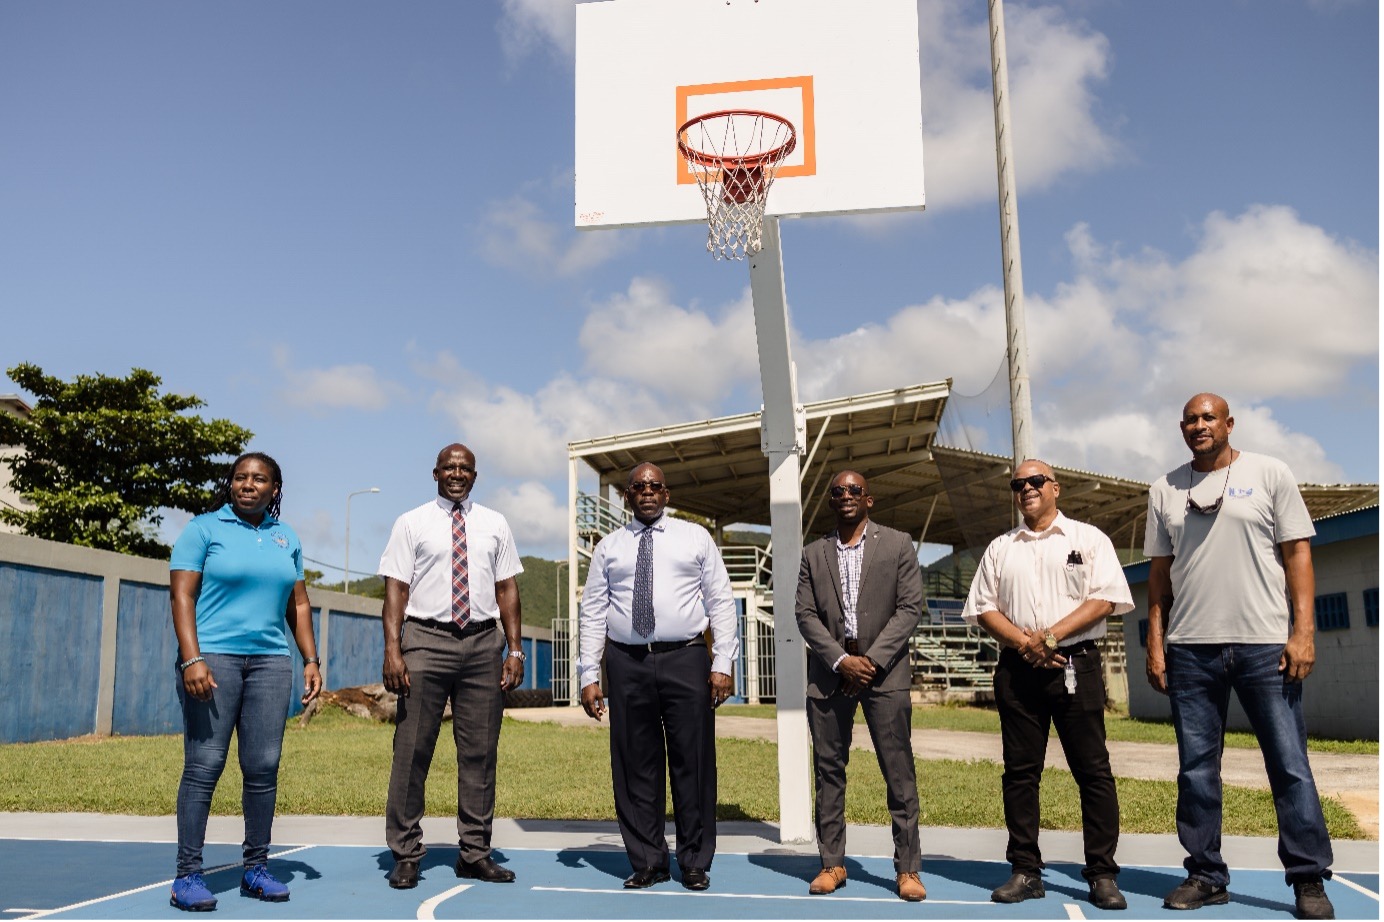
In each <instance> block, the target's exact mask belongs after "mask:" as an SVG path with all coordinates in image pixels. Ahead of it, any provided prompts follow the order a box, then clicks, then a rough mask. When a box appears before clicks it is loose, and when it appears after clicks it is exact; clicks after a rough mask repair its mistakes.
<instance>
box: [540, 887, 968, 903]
mask: <svg viewBox="0 0 1384 922" xmlns="http://www.w3.org/2000/svg"><path fill="white" fill-rule="evenodd" d="M529 889H530V890H543V891H547V892H550V893H595V894H598V895H601V896H674V897H679V898H689V899H707V898H720V899H724V900H812V901H813V902H817V903H824V904H826V903H901V902H903V901H902V900H900V899H899V898H898V897H897V896H837V895H836V894H835V893H833V894H831V895H830V896H813V895H809V894H806V893H711V892H708V891H702V892H699V893H682V892H679V891H677V890H653V889H644V890H610V889H606V888H602V887H530V888H529ZM924 902H925V903H926V904H927V905H928V906H989V905H990V901H989V900H925V901H924Z"/></svg>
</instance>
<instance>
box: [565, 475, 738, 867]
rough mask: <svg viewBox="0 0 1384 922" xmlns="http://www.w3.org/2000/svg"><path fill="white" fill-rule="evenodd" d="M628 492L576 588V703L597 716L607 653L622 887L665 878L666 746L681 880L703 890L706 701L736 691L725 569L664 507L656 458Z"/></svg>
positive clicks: (708, 764)
mask: <svg viewBox="0 0 1384 922" xmlns="http://www.w3.org/2000/svg"><path fill="white" fill-rule="evenodd" d="M625 495H626V502H628V504H629V506H630V508H631V510H633V512H634V521H633V522H630V523H629V524H628V525H625V526H624V527H623V528H621V529H619V530H618V531H615V532H612V533H611V534H609V535H606V536H605V538H603V539H601V543H600V544H598V545H596V550H595V552H594V553H593V554H592V556H591V569H590V571H589V573H588V574H587V578H586V587H585V589H584V590H583V591H582V598H581V639H580V646H579V650H580V660H579V665H580V670H581V674H580V683H581V703H582V707H584V708H585V709H586V713H587V714H589V715H591V716H592V717H594V718H595V719H597V720H600V719H601V717H602V715H603V714H604V713H605V704H604V702H603V701H602V697H603V696H602V692H601V685H600V678H601V654H602V653H604V654H605V665H606V676H607V678H608V680H609V684H610V768H611V780H612V783H613V786H614V789H615V815H616V818H617V820H618V821H619V825H620V835H621V837H622V838H623V839H624V842H625V852H626V854H628V855H629V859H630V866H631V867H632V868H633V869H634V873H633V874H631V875H630V876H629V877H628V878H626V880H625V887H626V888H628V889H632V890H637V889H642V888H644V887H649V886H652V885H654V884H657V883H661V882H663V881H666V880H668V879H669V861H668V840H667V838H666V837H665V836H664V834H663V805H664V792H665V788H664V760H665V757H666V760H667V773H668V776H669V777H670V778H671V782H672V793H673V821H674V825H675V828H676V831H677V858H678V867H679V869H680V870H681V872H682V885H683V886H684V887H686V888H687V889H689V890H705V889H706V888H707V887H708V886H709V885H710V878H709V877H708V875H707V872H708V870H709V869H710V867H711V859H712V857H713V856H714V855H715V853H716V716H715V714H716V712H715V708H717V707H719V706H720V705H721V703H722V702H724V701H725V700H726V699H727V698H728V697H730V695H731V693H732V691H733V688H734V686H733V684H732V681H731V670H732V664H733V663H734V662H735V658H736V657H737V656H738V655H739V652H740V637H739V633H738V630H737V622H736V615H735V603H734V600H733V599H732V597H731V589H730V577H729V576H728V575H727V574H726V566H725V563H724V562H722V560H721V553H720V550H719V549H718V548H717V547H716V545H715V542H713V541H712V539H711V535H710V534H709V533H708V532H707V530H706V529H705V528H702V527H701V526H700V525H695V524H693V523H691V522H685V521H682V520H681V519H675V518H673V517H672V516H670V515H666V514H665V513H664V507H665V506H667V505H668V499H669V492H668V487H667V485H666V483H665V481H664V479H663V471H662V470H660V469H659V468H658V467H656V466H654V465H652V464H641V465H639V466H638V467H636V468H635V469H634V470H633V471H631V472H630V477H629V482H628V486H627V488H626V494H625ZM708 626H710V628H711V634H712V643H711V655H710V656H708V655H707V648H706V642H705V639H704V634H705V633H706V630H707V627H708ZM665 734H666V738H667V747H666V752H665V746H664V738H665Z"/></svg>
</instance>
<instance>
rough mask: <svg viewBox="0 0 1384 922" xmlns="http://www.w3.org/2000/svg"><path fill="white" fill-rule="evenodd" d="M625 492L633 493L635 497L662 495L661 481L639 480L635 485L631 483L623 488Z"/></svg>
mask: <svg viewBox="0 0 1384 922" xmlns="http://www.w3.org/2000/svg"><path fill="white" fill-rule="evenodd" d="M625 491H626V492H628V493H633V494H634V495H635V496H638V495H640V494H641V493H662V492H663V481H661V480H641V481H639V482H637V483H632V484H630V485H629V486H627V487H625Z"/></svg>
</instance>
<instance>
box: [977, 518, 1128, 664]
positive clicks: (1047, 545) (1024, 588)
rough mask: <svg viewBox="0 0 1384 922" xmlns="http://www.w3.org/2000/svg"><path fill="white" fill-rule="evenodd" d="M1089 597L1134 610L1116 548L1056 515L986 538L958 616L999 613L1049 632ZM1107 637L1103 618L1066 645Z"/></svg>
mask: <svg viewBox="0 0 1384 922" xmlns="http://www.w3.org/2000/svg"><path fill="white" fill-rule="evenodd" d="M1089 599H1100V600H1101V601H1103V602H1110V603H1111V604H1113V605H1114V606H1115V610H1114V612H1113V614H1116V615H1122V614H1124V613H1125V612H1127V611H1132V610H1133V608H1134V599H1133V596H1131V595H1130V592H1129V583H1128V581H1126V580H1125V576H1124V570H1122V569H1121V568H1120V560H1119V557H1118V556H1117V555H1116V554H1115V546H1114V545H1113V544H1111V543H1110V538H1109V537H1107V536H1106V534H1105V532H1103V531H1101V530H1100V529H1099V528H1096V527H1095V526H1094V525H1088V524H1086V523H1085V522H1077V521H1075V520H1073V519H1069V518H1067V517H1066V516H1065V515H1063V514H1062V513H1060V512H1059V513H1058V514H1057V518H1055V519H1054V520H1053V522H1052V524H1051V525H1049V526H1048V527H1047V528H1045V529H1043V530H1042V531H1032V530H1031V529H1029V527H1028V526H1027V525H1023V524H1020V525H1019V526H1018V527H1017V528H1013V529H1010V530H1009V531H1008V532H1006V533H1004V534H1002V535H1000V536H999V537H998V538H996V539H995V540H994V541H991V542H990V545H989V547H987V548H986V549H985V554H984V555H983V556H982V557H981V559H980V566H979V567H978V568H977V569H976V575H975V578H974V579H973V580H972V581H971V591H970V593H969V594H968V595H967V597H966V605H965V607H964V608H963V609H962V611H961V615H962V617H963V618H965V619H966V621H967V622H969V623H971V624H976V623H977V622H978V621H979V620H980V615H981V614H982V613H983V612H987V611H997V612H999V613H1000V614H1002V615H1004V616H1005V617H1006V618H1008V619H1009V620H1010V621H1012V622H1014V625H1015V626H1016V627H1019V628H1023V629H1024V630H1029V629H1033V630H1039V631H1042V630H1047V629H1048V628H1050V627H1052V626H1053V625H1054V624H1056V623H1057V622H1059V621H1061V620H1062V619H1063V618H1065V617H1067V615H1069V614H1071V613H1072V611H1073V610H1074V609H1075V608H1076V607H1077V606H1079V605H1080V604H1081V603H1083V602H1085V601H1087V600H1089ZM1104 636H1105V619H1103V618H1102V619H1101V620H1100V621H1098V622H1096V623H1095V624H1093V625H1092V626H1091V627H1089V628H1087V629H1086V630H1085V631H1082V632H1081V633H1079V634H1073V635H1072V636H1071V637H1067V638H1064V640H1063V643H1064V644H1074V643H1080V642H1081V641H1083V640H1095V639H1097V638H1099V637H1104Z"/></svg>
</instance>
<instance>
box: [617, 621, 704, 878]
mask: <svg viewBox="0 0 1384 922" xmlns="http://www.w3.org/2000/svg"><path fill="white" fill-rule="evenodd" d="M698 640H700V638H698ZM710 677H711V659H710V657H709V656H708V655H707V649H706V645H705V644H702V643H694V644H692V645H691V646H686V647H680V648H679V649H676V650H669V651H667V652H663V653H654V652H651V651H648V650H643V649H639V648H633V647H617V646H616V645H615V644H614V643H608V644H607V645H606V678H607V680H608V684H609V686H610V687H609V689H608V691H609V697H610V772H611V780H612V782H613V786H614V789H615V817H616V819H617V820H618V821H619V825H620V836H621V837H622V838H623V839H624V841H625V853H626V854H627V855H629V859H630V866H631V867H632V868H634V869H635V870H642V869H643V868H659V869H664V870H666V869H667V868H668V839H667V838H666V837H665V836H664V834H663V818H664V815H665V806H664V805H665V803H666V799H665V798H666V788H665V777H666V778H669V779H671V782H672V793H673V826H674V829H675V830H676V833H677V857H678V866H679V867H681V868H682V869H683V870H686V869H688V868H699V869H701V870H707V869H708V868H710V867H711V859H712V857H713V856H714V855H715V854H716V711H715V710H714V709H713V708H712V707H711V688H710V686H709V685H708V680H709V679H710ZM665 760H666V764H667V775H666V776H665V773H664V766H665Z"/></svg>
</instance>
